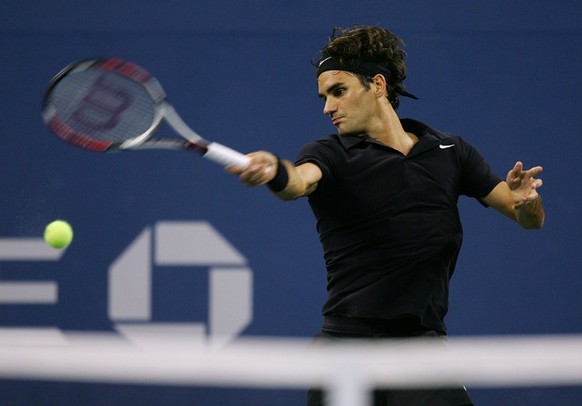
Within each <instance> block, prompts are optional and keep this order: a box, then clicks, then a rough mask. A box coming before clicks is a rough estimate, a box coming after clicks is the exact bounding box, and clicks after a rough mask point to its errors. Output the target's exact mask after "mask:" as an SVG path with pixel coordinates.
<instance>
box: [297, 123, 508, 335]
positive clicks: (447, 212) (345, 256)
mask: <svg viewBox="0 0 582 406" xmlns="http://www.w3.org/2000/svg"><path fill="white" fill-rule="evenodd" d="M401 122H402V125H403V127H404V129H405V130H406V131H408V132H412V133H414V134H415V135H417V136H418V138H419V141H418V142H417V143H416V144H415V145H414V147H413V148H412V150H411V151H410V153H409V154H408V155H406V156H405V155H403V154H402V153H401V152H399V151H396V150H394V149H392V148H390V147H387V146H385V145H383V144H381V143H379V142H377V141H375V140H373V139H371V138H369V137H367V136H365V135H364V136H338V135H331V136H328V137H326V138H323V139H320V140H317V141H314V142H312V143H309V144H307V145H306V146H304V147H303V148H302V149H301V151H300V153H299V155H298V158H297V160H296V164H302V163H305V162H312V163H314V164H316V165H317V166H318V167H319V168H320V169H321V171H322V174H323V177H322V179H321V181H320V182H319V184H318V186H317V189H316V190H315V191H314V192H313V193H312V194H311V195H310V196H309V204H310V206H311V208H312V210H313V213H314V215H315V218H316V220H317V231H318V233H319V238H320V241H321V244H322V247H323V252H324V258H325V264H326V268H327V281H328V299H327V302H326V303H325V305H324V308H323V313H324V315H326V316H348V317H361V318H375V319H398V318H402V317H415V318H418V319H419V320H420V322H421V323H422V325H423V326H424V327H426V328H430V329H434V330H436V331H439V332H442V333H444V332H445V331H446V329H445V325H444V317H445V314H446V313H447V309H448V289H449V280H450V278H451V277H452V275H453V271H454V269H455V264H456V261H457V257H458V254H459V250H460V248H461V242H462V238H463V231H462V227H461V222H460V218H459V213H458V209H457V201H458V198H459V196H460V195H467V196H470V197H474V198H480V197H484V196H486V195H487V194H489V192H491V190H492V189H493V188H494V187H495V186H496V185H497V184H498V183H499V182H501V179H500V178H499V177H498V176H496V175H495V174H493V173H492V171H491V169H490V167H489V165H488V164H487V163H486V162H485V160H484V159H483V158H482V156H481V155H480V154H479V152H478V151H477V150H476V149H475V148H474V147H472V146H471V145H469V144H468V143H467V142H466V141H464V140H463V139H462V138H460V137H457V136H453V135H450V134H445V133H441V132H439V131H436V130H434V129H432V128H430V127H428V126H426V125H425V124H423V123H420V122H418V121H414V120H411V119H403V120H401Z"/></svg>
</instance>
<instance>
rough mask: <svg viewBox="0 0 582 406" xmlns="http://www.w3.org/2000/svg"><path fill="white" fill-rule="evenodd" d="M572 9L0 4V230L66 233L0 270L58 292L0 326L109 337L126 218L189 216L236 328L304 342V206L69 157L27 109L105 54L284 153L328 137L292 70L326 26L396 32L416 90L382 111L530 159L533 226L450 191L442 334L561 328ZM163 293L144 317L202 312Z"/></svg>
mask: <svg viewBox="0 0 582 406" xmlns="http://www.w3.org/2000/svg"><path fill="white" fill-rule="evenodd" d="M581 10H582V6H581V5H580V2H579V1H570V0H560V1H555V2H545V1H537V0H514V1H500V0H489V1H463V0H457V1H453V0H447V1H439V2H429V1H420V0H412V1H358V2H356V1H344V0H335V1H313V2H291V1H232V0H231V1H229V0H213V1H185V0H167V1H164V2H160V1H153V0H142V1H140V2H124V1H114V0H102V1H99V2H97V1H67V0H53V1H50V2H49V1H41V0H37V1H31V0H19V1H4V2H2V4H1V5H0V19H1V22H2V23H1V25H0V52H1V53H0V55H1V58H2V59H1V61H0V91H1V93H2V96H3V97H1V98H0V111H1V112H2V119H1V120H0V151H1V152H0V153H1V157H2V159H1V161H0V165H1V166H0V211H1V212H2V216H1V217H0V238H36V237H40V236H41V234H42V230H43V228H44V226H45V224H47V223H48V222H49V221H52V220H53V219H55V218H65V219H67V220H69V221H70V222H71V223H72V224H73V226H74V227H75V233H76V238H75V241H74V243H73V245H71V247H70V248H69V249H68V250H67V252H66V253H65V255H64V256H63V257H62V258H61V260H60V261H59V262H58V265H57V264H55V263H42V262H14V261H4V262H0V279H3V280H11V279H31V280H34V279H43V278H44V277H46V275H47V273H49V272H50V273H51V277H52V278H54V279H56V280H57V281H58V285H59V299H58V303H56V304H54V305H51V306H46V305H45V306H35V305H0V327H20V326H56V327H58V328H60V329H61V330H63V331H67V330H110V329H111V320H110V319H109V318H108V314H107V283H108V282H107V269H108V267H109V266H110V264H111V263H112V262H113V261H114V260H115V259H116V258H117V257H118V256H119V255H120V253H122V252H123V250H124V249H125V248H126V247H127V246H128V245H129V244H130V243H131V241H132V240H133V239H134V238H135V237H136V236H137V235H138V234H139V233H140V232H141V231H142V230H143V229H144V227H148V226H152V225H153V224H155V223H156V222H158V221H167V220H176V221H207V222H209V223H210V224H212V225H213V226H214V227H215V228H216V229H217V230H218V231H219V232H220V233H221V234H222V235H223V236H224V237H225V238H226V239H228V241H230V243H231V244H232V245H233V246H235V247H236V248H237V249H238V250H239V251H240V252H241V253H242V254H243V255H244V256H245V257H246V258H247V260H248V265H249V267H250V268H252V270H253V275H254V297H253V304H254V306H253V320H252V322H251V323H250V325H249V326H248V327H247V328H246V329H245V330H244V332H243V334H244V335H248V336H297V337H310V336H312V335H313V334H314V333H315V332H316V331H317V330H318V328H319V323H320V320H321V317H320V308H321V305H322V304H323V301H324V299H325V273H324V267H323V261H322V259H321V254H320V249H319V242H318V240H317V236H316V233H315V230H314V221H313V218H312V215H311V213H310V211H309V208H308V205H307V203H306V202H305V201H297V202H280V201H277V200H275V199H273V198H272V197H271V196H270V194H269V193H268V192H267V190H266V189H256V190H251V189H247V188H245V187H244V186H243V185H241V184H239V183H238V181H237V180H236V179H234V178H232V177H230V176H228V175H226V174H224V173H223V171H222V170H221V168H220V167H218V166H216V165H214V164H212V163H210V162H207V161H205V160H201V159H198V158H197V157H195V156H192V155H189V154H187V153H171V152H139V153H138V152H136V153H127V154H110V155H100V154H93V153H90V152H85V151H82V150H79V149H75V148H72V147H69V146H67V145H65V144H63V143H62V142H61V141H59V140H58V139H57V138H55V137H53V136H52V135H51V134H50V133H49V132H48V130H46V129H45V128H44V127H43V125H42V121H41V119H40V114H39V107H40V99H41V96H42V93H43V91H44V89H45V86H46V83H47V82H48V80H50V78H51V77H52V75H53V74H55V73H56V72H57V71H59V70H60V69H61V68H62V67H63V66H65V65H66V64H68V63H70V62H72V61H74V60H76V59H80V58H86V57H92V56H119V57H122V58H125V59H129V60H132V61H135V62H137V63H139V64H141V65H143V66H144V67H146V68H147V69H148V70H150V71H151V72H152V73H153V74H154V75H155V76H157V77H158V79H159V80H160V81H161V83H162V84H163V85H164V87H165V89H166V92H167V94H168V95H169V99H170V101H171V102H172V103H173V104H174V106H175V107H176V109H177V110H178V112H179V113H180V114H181V115H182V117H183V118H184V119H185V121H186V122H188V123H190V124H191V125H192V127H193V128H194V129H196V130H197V131H199V132H200V133H201V134H203V135H206V136H207V137H208V138H211V139H213V140H217V141H220V142H222V143H224V144H226V145H229V146H231V147H233V148H236V149H238V150H241V151H245V152H247V151H248V152H250V151H253V150H257V149H267V150H271V151H274V152H276V153H278V154H280V155H282V156H285V157H288V158H291V159H292V158H294V156H295V154H296V152H297V151H298V149H299V148H300V146H301V145H303V144H304V143H306V142H308V141H310V140H312V139H314V138H318V137H321V136H323V135H326V134H328V133H330V132H333V127H332V126H331V124H330V123H329V120H328V119H326V117H324V116H323V115H322V114H321V111H322V105H321V102H320V101H319V100H318V98H317V96H316V86H315V79H314V75H313V70H312V67H311V65H310V60H311V59H312V58H313V57H315V56H317V53H318V50H319V48H320V47H321V46H323V45H324V44H325V42H326V40H327V36H328V35H329V33H330V32H331V29H332V27H333V26H337V25H339V26H346V25H350V24H354V23H359V24H380V25H383V26H386V27H388V28H390V29H392V30H393V31H394V32H396V33H397V34H398V35H400V36H401V37H402V38H403V39H404V40H405V42H406V44H407V51H408V54H409V57H408V66H409V71H408V79H407V89H408V90H410V91H411V92H413V93H415V94H417V95H418V96H419V97H420V100H419V101H411V100H408V99H404V100H403V101H402V104H401V108H400V109H399V114H400V116H403V117H414V118H417V119H420V120H422V121H425V122H427V123H429V124H431V125H433V126H434V127H436V128H439V129H442V130H446V131H449V132H453V133H457V134H460V135H463V136H465V137H466V138H467V139H468V140H469V141H470V142H471V143H473V144H474V145H475V146H477V147H478V148H479V149H480V151H481V152H482V153H483V155H484V156H485V157H486V158H487V159H488V160H489V162H490V163H491V165H492V166H493V168H494V169H495V170H496V171H497V172H498V173H499V174H500V175H501V176H505V173H506V172H507V170H509V169H510V167H511V166H512V165H513V164H514V162H515V161H516V160H523V161H524V163H525V165H526V166H533V165H537V164H541V165H543V166H544V167H545V170H544V172H543V176H542V178H543V180H544V183H545V184H544V187H543V189H542V190H541V193H542V195H543V198H544V204H545V207H546V212H547V220H546V225H545V227H544V229H543V230H541V231H524V230H521V229H520V228H519V227H518V226H516V225H515V224H513V223H511V222H510V221H508V220H507V219H505V218H502V216H500V215H499V214H497V213H495V212H493V211H492V210H485V209H483V208H482V207H481V206H480V205H479V204H478V203H476V202H475V201H471V200H468V199H463V200H462V201H461V210H462V218H463V221H464V227H465V232H466V233H465V234H466V238H465V243H464V248H463V251H462V254H461V257H460V260H459V264H458V267H457V273H456V275H455V278H454V280H453V283H452V296H451V311H450V314H449V316H448V325H449V330H450V334H451V335H452V336H463V335H496V334H512V335H515V334H555V333H579V332H582V319H581V316H580V309H581V308H582V296H581V295H580V291H581V289H582V280H581V278H580V271H581V268H582V266H581V265H582V264H581V257H580V241H581V237H582V233H581V231H580V227H581V214H580V204H581V201H582V189H581V186H580V174H581V171H580V169H579V168H580V164H579V162H578V161H577V158H578V156H579V154H580V152H581V145H582V143H581V141H580V128H582V118H581V114H580V112H579V109H580V103H579V100H580V94H581V93H582V80H581V75H580V71H581V69H582V56H581V52H580V49H581V48H582V28H581V26H580V21H582V13H581ZM185 281H186V282H185V283H196V282H195V281H190V280H185ZM161 285H163V286H156V289H158V292H160V293H159V294H160V295H161V296H164V295H166V297H167V296H168V295H174V294H175V292H174V290H175V289H176V284H175V283H172V282H167V283H165V284H161ZM180 294H181V293H178V294H177V296H175V302H176V303H179V302H180V300H181V297H180ZM184 300H185V301H187V300H189V299H188V298H184ZM167 302H168V300H165V302H164V304H163V305H160V307H159V309H161V311H162V312H161V313H155V314H154V319H156V318H157V319H159V320H160V321H163V320H168V319H172V320H192V319H200V318H203V317H205V316H204V314H205V312H206V310H197V309H196V308H195V306H194V307H192V308H189V307H188V305H181V304H175V303H174V304H172V303H167ZM202 304H204V303H203V302H202ZM164 306H169V307H170V308H169V309H168V310H167V312H166V313H167V314H166V313H163V310H164ZM172 306H174V307H172ZM580 395H581V394H580V391H577V390H575V389H567V388H565V389H564V388H559V389H551V390H550V389H539V388H538V389H515V390H513V389H511V390H510V389H504V390H497V389H495V390H476V391H474V392H473V396H474V398H475V400H476V401H477V402H478V403H479V404H491V405H500V404H513V405H516V404H523V405H526V404H527V405H531V404H579V401H580ZM303 396H304V394H303V392H302V391H287V390H285V391H262V390H247V389H221V390H216V389H208V388H173V387H131V386H116V385H86V384H71V383H58V384H57V383H34V382H16V381H3V382H1V383H0V403H1V404H17V405H19V404H31V403H32V404H35V403H36V404H41V403H44V402H48V403H52V404H128V403H140V404H165V403H168V402H170V401H171V402H174V403H176V404H195V405H215V404H220V405H228V404H237V405H257V404H269V405H296V404H302V401H303Z"/></svg>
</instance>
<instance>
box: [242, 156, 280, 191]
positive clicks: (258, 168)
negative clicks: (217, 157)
mask: <svg viewBox="0 0 582 406" xmlns="http://www.w3.org/2000/svg"><path fill="white" fill-rule="evenodd" d="M275 171H276V163H271V162H269V163H258V164H251V165H250V166H249V167H248V168H247V169H246V170H245V171H244V172H242V173H241V174H240V180H241V181H242V182H243V183H244V184H246V185H247V186H250V187H255V186H261V185H264V184H265V183H268V182H269V181H271V180H272V179H273V178H274V177H275Z"/></svg>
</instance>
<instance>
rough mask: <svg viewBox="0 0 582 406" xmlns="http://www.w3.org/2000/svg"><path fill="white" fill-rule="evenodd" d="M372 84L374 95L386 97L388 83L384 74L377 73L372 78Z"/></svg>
mask: <svg viewBox="0 0 582 406" xmlns="http://www.w3.org/2000/svg"><path fill="white" fill-rule="evenodd" d="M372 86H373V88H374V93H375V94H376V97H386V96H387V94H388V84H387V83H386V78H385V77H384V75H382V74H380V73H378V74H377V75H376V76H374V77H373V78H372Z"/></svg>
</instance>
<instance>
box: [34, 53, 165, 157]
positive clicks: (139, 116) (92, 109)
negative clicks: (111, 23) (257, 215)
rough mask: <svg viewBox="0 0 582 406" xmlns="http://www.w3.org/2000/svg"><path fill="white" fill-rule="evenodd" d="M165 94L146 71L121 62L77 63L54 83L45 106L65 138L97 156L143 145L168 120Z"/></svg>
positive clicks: (47, 115)
mask: <svg viewBox="0 0 582 406" xmlns="http://www.w3.org/2000/svg"><path fill="white" fill-rule="evenodd" d="M165 98H166V94H165V92H164V90H163V88H162V86H161V85H160V83H159V82H158V81H157V80H156V79H155V78H154V77H153V76H152V75H151V74H150V73H149V72H147V71H146V70H145V69H143V68H141V67H139V66H137V65H136V64H133V63H131V62H128V61H124V60H122V59H118V58H108V59H91V60H83V61H78V62H74V63H72V64H70V65H68V66H67V67H65V68H64V69H63V70H61V71H60V72H59V73H58V74H57V75H55V77H53V79H52V80H51V81H50V83H49V85H48V88H47V90H46V92H45V95H44V98H43V103H42V117H43V120H44V122H45V124H46V126H47V127H48V128H49V129H50V130H51V131H52V132H53V133H54V134H55V135H57V136H58V137H59V138H60V139H62V140H63V141H66V142H68V143H71V144H73V145H76V146H78V147H81V148H84V149H87V150H90V151H97V152H105V151H110V150H115V149H128V148H132V147H135V146H138V145H140V144H142V143H143V142H144V141H146V140H147V139H148V138H149V137H150V136H151V135H152V134H153V133H154V132H155V130H156V129H157V128H158V127H159V125H160V123H161V121H162V119H163V117H164V105H165V104H166V102H165Z"/></svg>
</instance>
